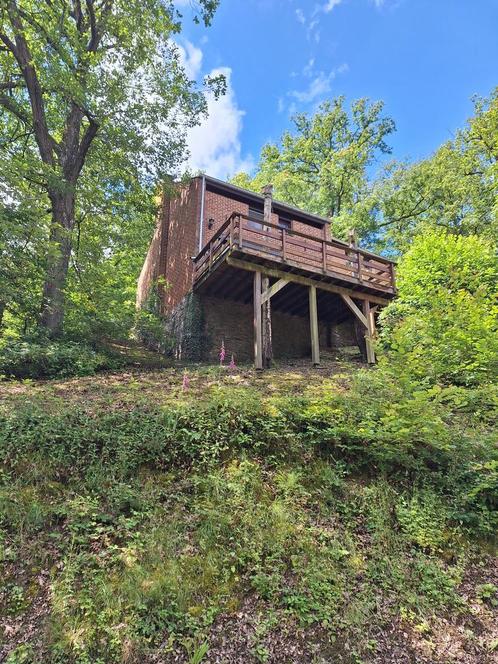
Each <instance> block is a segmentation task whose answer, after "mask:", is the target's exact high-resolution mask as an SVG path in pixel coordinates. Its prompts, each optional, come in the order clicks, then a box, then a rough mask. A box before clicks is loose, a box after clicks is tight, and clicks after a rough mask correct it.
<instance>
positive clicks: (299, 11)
mask: <svg viewBox="0 0 498 664" xmlns="http://www.w3.org/2000/svg"><path fill="white" fill-rule="evenodd" d="M296 18H297V20H298V21H299V23H302V24H303V25H304V24H305V23H306V18H305V17H304V12H303V10H302V9H296Z"/></svg>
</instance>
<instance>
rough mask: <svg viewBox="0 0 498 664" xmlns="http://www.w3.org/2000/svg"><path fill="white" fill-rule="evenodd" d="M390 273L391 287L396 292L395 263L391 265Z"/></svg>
mask: <svg viewBox="0 0 498 664" xmlns="http://www.w3.org/2000/svg"><path fill="white" fill-rule="evenodd" d="M389 271H390V274H391V287H392V289H393V290H396V271H395V268H394V263H389Z"/></svg>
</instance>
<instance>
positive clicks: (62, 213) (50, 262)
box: [39, 192, 74, 338]
mask: <svg viewBox="0 0 498 664" xmlns="http://www.w3.org/2000/svg"><path fill="white" fill-rule="evenodd" d="M49 196H50V201H51V203H52V226H51V229H50V249H49V253H48V256H47V272H46V276H45V283H44V286H43V299H42V306H41V312H40V323H39V327H40V328H41V329H42V330H43V331H44V332H45V333H46V334H47V335H48V336H49V337H50V338H55V337H58V336H60V335H61V333H62V324H63V320H64V287H65V284H66V278H67V272H68V268H69V258H70V256H71V246H72V245H71V243H72V237H71V235H72V230H73V227H74V193H72V192H69V193H60V192H57V193H51V194H49Z"/></svg>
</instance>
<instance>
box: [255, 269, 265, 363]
mask: <svg viewBox="0 0 498 664" xmlns="http://www.w3.org/2000/svg"><path fill="white" fill-rule="evenodd" d="M253 302H254V366H255V367H256V369H260V370H261V369H262V368H263V327H262V324H261V323H262V321H261V272H255V273H254V284H253Z"/></svg>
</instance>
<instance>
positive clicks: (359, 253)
mask: <svg viewBox="0 0 498 664" xmlns="http://www.w3.org/2000/svg"><path fill="white" fill-rule="evenodd" d="M362 272H363V254H362V253H361V251H358V281H362V280H363V275H362Z"/></svg>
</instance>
